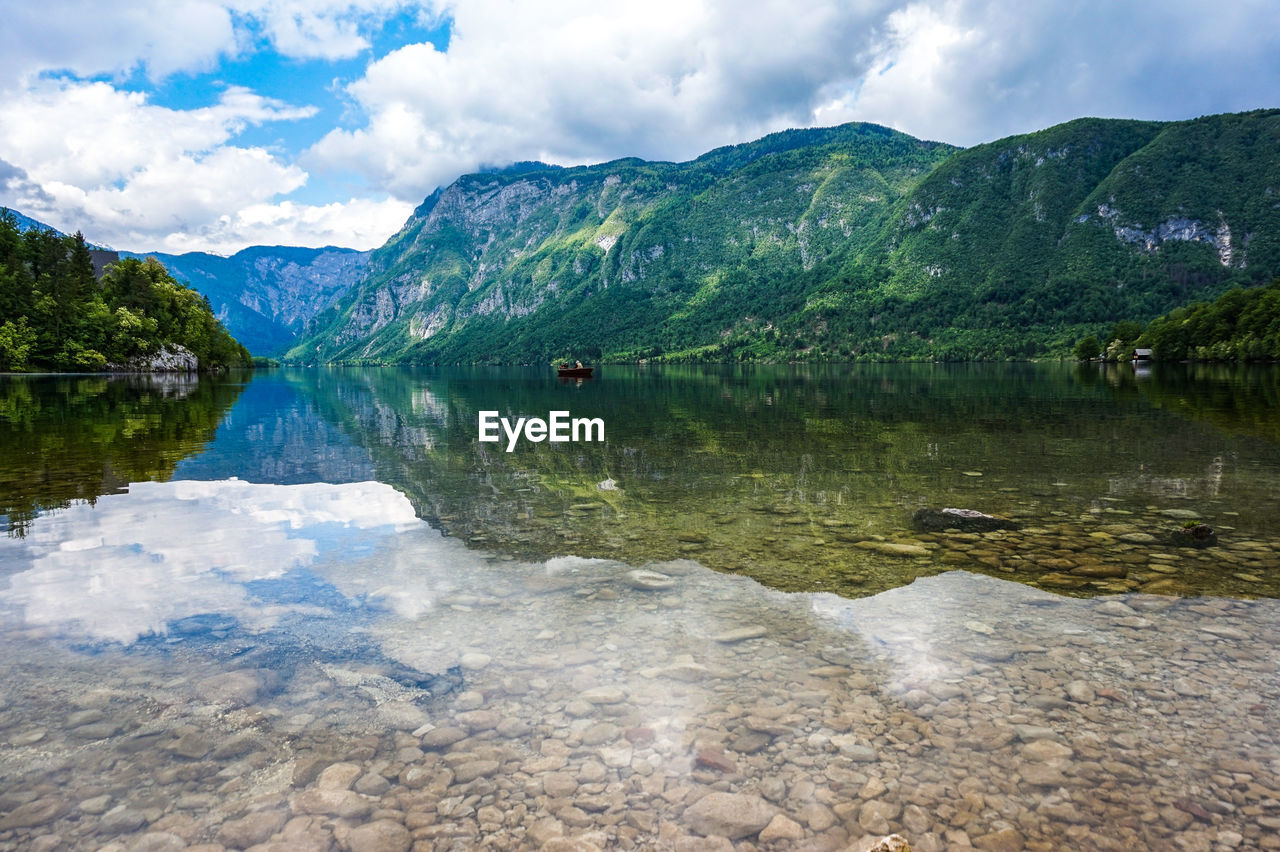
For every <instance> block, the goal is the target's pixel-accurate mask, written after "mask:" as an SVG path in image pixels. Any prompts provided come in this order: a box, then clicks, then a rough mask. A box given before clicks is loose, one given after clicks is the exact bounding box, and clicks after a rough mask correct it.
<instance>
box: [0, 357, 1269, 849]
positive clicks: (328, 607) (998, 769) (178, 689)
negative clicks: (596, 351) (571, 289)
mask: <svg viewBox="0 0 1280 852" xmlns="http://www.w3.org/2000/svg"><path fill="white" fill-rule="evenodd" d="M481 410H498V411H499V412H500V413H501V414H502V415H503V416H508V417H516V416H522V415H523V416H542V417H545V416H546V415H547V412H549V411H552V410H569V411H571V412H572V414H573V415H574V416H575V417H599V418H602V419H603V420H604V422H605V424H606V438H607V440H606V441H604V442H603V443H577V444H556V445H552V444H547V443H542V444H528V443H522V444H521V445H520V446H519V447H517V449H516V450H515V451H514V452H510V453H508V452H505V451H504V449H505V446H504V445H497V444H480V443H478V442H477V441H476V431H477V429H476V424H477V417H478V413H479V412H480V411H481ZM1278 484H1280V372H1277V371H1275V370H1262V369H1259V370H1225V369H1212V368H1201V369H1197V368H1192V369H1187V368H1178V369H1173V370H1165V371H1160V372H1150V373H1138V374H1135V373H1134V371H1133V370H1132V369H1131V368H1124V369H1121V370H1102V371H1100V370H1097V369H1094V368H1088V369H1076V368H1069V367H1056V366H1044V367H1036V366H984V367H941V366H931V365H898V366H887V367H829V368H814V369H808V368H806V369H798V368H797V369H793V368H749V369H731V368H661V369H659V368H643V367H629V368H624V367H618V368H605V369H604V371H603V373H602V375H601V376H600V377H599V378H597V379H594V380H591V381H587V382H562V381H558V380H556V379H555V378H549V377H547V376H545V375H544V374H543V373H542V372H541V371H532V370H529V371H519V370H483V369H468V370H393V369H387V370H321V371H297V372H292V371H274V372H267V373H263V374H260V375H257V376H254V377H253V378H252V379H251V380H247V381H246V380H241V379H226V378H223V379H220V380H211V379H199V380H196V379H190V380H188V379H149V378H143V379H131V380H130V379H106V378H102V377H43V378H42V377H10V378H0V520H2V521H3V525H4V526H5V528H6V530H7V533H8V535H7V537H6V538H4V539H3V540H0V577H2V579H0V633H2V634H3V641H4V644H5V647H6V649H8V653H6V654H5V655H4V658H3V660H2V661H0V684H3V686H2V687H0V689H2V690H3V691H2V692H0V743H3V746H0V778H2V779H3V784H2V785H0V848H4V849H29V848H46V849H59V848H77V849H81V848H82V849H99V848H102V847H104V846H107V845H108V844H113V843H114V844H118V845H117V846H113V847H112V848H120V849H130V848H140V849H141V848H146V849H168V848H173V849H181V848H202V849H209V850H214V849H217V848H219V847H221V848H227V849H242V848H249V847H252V846H254V845H255V844H268V845H265V846H263V847H262V848H264V849H269V848H280V849H285V848H288V849H298V848H303V849H306V848H315V849H330V848H335V849H337V848H342V849H369V848H386V849H408V848H410V847H411V846H414V844H416V847H415V848H422V849H427V848H449V847H456V848H473V847H476V846H486V847H490V848H511V849H518V848H520V849H522V848H577V849H589V848H592V847H599V848H613V847H617V848H684V847H685V846H688V847H689V848H704V847H705V848H719V847H718V846H717V844H719V846H724V844H729V843H736V844H738V845H739V846H742V847H743V848H747V847H748V846H750V847H752V848H758V847H765V848H833V849H843V848H846V847H850V846H853V847H854V848H858V845H859V844H864V845H865V844H866V843H867V842H869V841H870V840H871V839H873V838H876V837H879V836H881V835H883V834H887V833H890V832H891V831H896V832H898V833H901V834H903V835H904V836H906V837H908V839H910V841H911V842H912V844H913V848H916V849H926V850H927V849H948V848H964V847H967V846H969V845H970V844H972V845H976V846H978V847H979V848H985V849H1022V848H1026V849H1060V848H1078V849H1095V848H1096V849H1112V848H1114V849H1130V848H1153V849H1156V848H1192V849H1195V848H1203V849H1217V848H1276V847H1277V846H1280V843H1277V838H1278V837H1280V777H1278V774H1280V749H1278V748H1277V737H1278V734H1277V730H1278V728H1277V719H1276V708H1277V706H1278V705H1277V697H1278V696H1280V673H1278V672H1277V657H1276V654H1275V651H1274V648H1275V647H1276V642H1277V640H1278V639H1280V635H1278V634H1280V628H1278V627H1277V613H1278V608H1280V604H1278V603H1277V601H1276V600H1274V599H1275V598H1277V597H1280V520H1278V519H1280V488H1278V487H1277V485H1278ZM943 507H959V508H968V509H976V510H980V511H982V512H986V513H991V514H996V515H999V516H1001V517H1003V518H1005V519H1008V520H1010V521H1012V522H1013V523H1012V524H1011V526H1014V527H1016V528H1012V529H1004V530H999V531H994V532H965V531H956V530H954V529H952V530H943V531H927V530H924V529H921V528H918V527H917V526H916V525H915V524H913V515H914V514H915V513H916V512H917V511H918V510H920V509H940V508H943ZM1191 523H1205V524H1208V525H1210V526H1211V527H1212V528H1213V529H1214V530H1215V531H1216V535H1217V542H1216V545H1215V546H1212V547H1207V548H1203V549H1201V548H1192V547H1181V546H1178V544H1177V542H1178V540H1179V536H1178V535H1177V530H1178V529H1179V528H1181V527H1183V526H1184V525H1185V524H1191ZM984 575H985V576H984ZM707 838H710V839H707ZM211 844H212V845H211ZM270 844H275V845H274V846H272V845H270ZM379 844H381V845H379ZM725 848H727V847H725Z"/></svg>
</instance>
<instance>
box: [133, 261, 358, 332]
mask: <svg viewBox="0 0 1280 852" xmlns="http://www.w3.org/2000/svg"><path fill="white" fill-rule="evenodd" d="M369 255H370V252H367V251H366V252H360V251H354V250H352V249H344V248H322V249H309V248H294V247H288V246H254V247H252V248H248V249H245V250H244V251H241V252H238V253H236V254H234V255H232V256H231V257H220V256H218V255H213V254H205V253H203V252H190V253H187V254H181V255H171V254H162V253H147V254H146V255H137V256H149V257H156V258H158V259H159V260H160V262H161V263H163V264H164V265H165V266H166V267H168V269H169V271H170V272H171V273H173V275H174V277H176V278H178V279H179V280H182V281H184V282H186V283H188V284H190V285H191V286H192V287H194V288H195V289H196V290H198V291H200V292H201V293H203V294H204V295H205V296H206V297H207V298H208V299H209V303H210V305H211V306H212V307H213V311H214V314H215V315H217V317H218V319H219V320H221V321H222V323H223V325H225V326H226V327H227V330H228V331H230V332H231V335H232V336H233V337H235V338H236V339H237V340H239V341H241V342H242V343H244V345H245V346H246V347H247V348H248V349H249V351H250V352H252V353H254V354H255V355H272V354H276V353H279V352H281V351H283V350H284V349H287V348H288V347H289V346H291V345H292V344H293V342H294V341H295V340H296V338H297V337H298V336H299V335H301V334H302V333H303V332H304V331H305V330H306V328H307V324H308V323H310V322H311V321H312V320H313V319H314V318H315V316H316V315H317V314H319V313H320V312H321V311H323V310H325V309H326V308H328V307H329V306H330V305H332V304H333V303H334V302H335V301H337V300H338V299H339V298H341V297H342V296H343V295H345V294H346V292H347V291H348V290H349V289H350V288H351V286H352V285H353V284H355V283H356V282H358V281H359V280H360V279H361V278H362V277H363V276H364V274H365V271H366V268H367V266H368V261H369Z"/></svg>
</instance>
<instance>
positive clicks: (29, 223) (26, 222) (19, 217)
mask: <svg viewBox="0 0 1280 852" xmlns="http://www.w3.org/2000/svg"><path fill="white" fill-rule="evenodd" d="M4 209H5V210H8V211H9V213H10V214H11V215H12V216H13V218H14V221H15V222H16V223H17V225H18V230H19V231H22V232H24V233H25V232H26V231H52V232H53V233H55V234H57V235H58V236H60V237H65V236H67V235H66V234H64V233H62V232H61V231H59V230H58V229H57V228H55V227H53V226H52V225H46V224H45V223H44V222H41V221H40V220H39V219H32V218H31V217H30V216H28V215H26V214H25V213H19V212H18V211H17V210H14V209H12V208H9V207H6V208H4Z"/></svg>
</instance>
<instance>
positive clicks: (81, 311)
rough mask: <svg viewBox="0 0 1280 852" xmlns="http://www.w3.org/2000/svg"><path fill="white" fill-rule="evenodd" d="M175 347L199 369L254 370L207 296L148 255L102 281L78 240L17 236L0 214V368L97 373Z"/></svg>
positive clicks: (7, 216)
mask: <svg viewBox="0 0 1280 852" xmlns="http://www.w3.org/2000/svg"><path fill="white" fill-rule="evenodd" d="M171 344H176V345H179V346H182V347H185V348H186V349H188V350H189V351H191V352H192V353H193V354H194V355H195V356H196V358H197V359H198V361H199V365H200V369H202V370H216V369H222V368H227V367H248V366H251V359H250V356H249V352H248V350H246V349H245V348H244V347H243V346H241V345H240V344H239V343H238V342H236V340H235V339H234V338H232V337H231V335H230V334H229V333H228V332H227V330H226V329H225V328H223V327H222V324H221V323H219V322H218V319H217V318H216V317H215V316H214V314H213V311H212V310H211V308H210V307H209V302H208V300H207V299H206V298H205V297H204V296H202V295H201V294H200V293H198V292H196V291H195V290H193V289H191V288H189V287H187V286H186V285H184V284H181V283H179V282H178V281H177V280H175V279H174V278H173V276H171V275H170V274H169V272H168V271H167V270H166V269H165V267H164V266H163V265H162V264H161V263H160V262H159V261H157V260H155V259H154V258H148V259H146V260H140V259H138V258H126V259H124V260H121V261H119V262H117V263H115V264H113V265H111V266H110V267H108V268H107V269H106V271H105V273H104V274H103V275H102V277H101V278H100V279H99V278H98V277H97V276H95V274H94V267H93V260H92V255H91V254H90V250H89V246H88V244H87V243H86V242H85V239H84V236H83V235H82V234H80V233H77V234H76V235H75V236H64V235H62V234H59V233H57V232H55V231H48V230H42V229H32V230H28V231H25V232H24V231H22V230H21V229H20V228H19V224H18V221H17V217H16V216H14V215H13V214H12V213H11V212H10V211H8V210H3V211H0V370H4V371H10V372H23V371H36V370H41V371H59V372H99V371H104V370H112V369H126V367H125V365H127V364H128V363H129V362H130V361H131V360H134V359H138V358H145V357H146V356H149V355H152V354H155V353H156V352H158V351H159V350H160V349H162V348H163V347H165V346H167V345H171Z"/></svg>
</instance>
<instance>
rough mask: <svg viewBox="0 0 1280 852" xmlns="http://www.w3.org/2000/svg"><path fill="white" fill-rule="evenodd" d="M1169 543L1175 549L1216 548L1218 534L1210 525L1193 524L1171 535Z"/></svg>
mask: <svg viewBox="0 0 1280 852" xmlns="http://www.w3.org/2000/svg"><path fill="white" fill-rule="evenodd" d="M1169 543H1170V544H1172V545H1173V546H1175V547H1215V546H1217V544H1218V533H1217V531H1216V530H1214V528H1213V527H1211V526H1209V525H1208V524H1191V525H1189V526H1185V527H1181V528H1179V529H1176V530H1174V531H1173V532H1171V533H1169Z"/></svg>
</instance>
